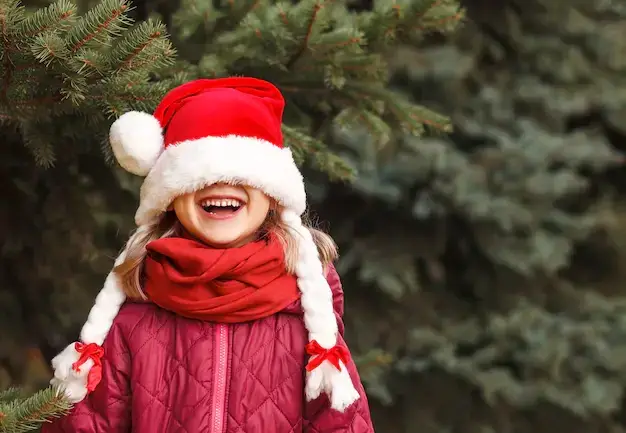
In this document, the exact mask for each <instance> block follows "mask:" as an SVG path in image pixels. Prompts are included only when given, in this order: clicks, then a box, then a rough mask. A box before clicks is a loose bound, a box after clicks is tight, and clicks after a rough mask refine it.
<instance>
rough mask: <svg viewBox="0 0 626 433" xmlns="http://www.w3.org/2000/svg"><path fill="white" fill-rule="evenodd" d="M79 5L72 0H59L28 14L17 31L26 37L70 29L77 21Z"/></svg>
mask: <svg viewBox="0 0 626 433" xmlns="http://www.w3.org/2000/svg"><path fill="white" fill-rule="evenodd" d="M76 11H77V7H76V5H75V4H74V3H72V2H71V1H70V0H58V1H57V2H55V3H52V4H51V5H49V6H48V7H46V8H43V9H39V10H36V11H35V12H34V13H32V14H31V15H28V16H26V17H25V18H24V19H23V20H22V21H21V22H20V23H19V24H18V26H17V29H16V31H17V33H18V35H20V36H21V37H24V38H26V39H28V38H32V37H33V36H35V35H38V34H40V33H44V32H56V31H65V30H68V29H69V28H70V27H71V26H72V25H73V23H74V22H75V21H76V19H77V17H76Z"/></svg>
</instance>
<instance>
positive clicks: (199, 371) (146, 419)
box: [42, 269, 374, 433]
mask: <svg viewBox="0 0 626 433" xmlns="http://www.w3.org/2000/svg"><path fill="white" fill-rule="evenodd" d="M328 280H329V283H330V284H331V287H332V289H333V295H334V304H335V312H336V315H337V320H338V321H339V325H340V326H339V327H340V330H341V333H342V334H343V325H342V322H341V316H342V315H343V292H342V289H341V283H340V281H339V277H338V276H337V273H336V271H335V270H334V269H331V270H330V272H329V276H328ZM306 343H307V334H306V330H305V328H304V323H303V321H302V309H301V307H300V305H299V302H296V303H294V304H293V305H291V306H289V307H288V308H287V309H286V310H285V311H283V312H281V313H279V314H276V315H274V316H271V317H268V318H266V319H262V320H257V321H255V322H250V323H245V324H236V325H225V324H214V323H207V322H201V321H197V320H190V319H185V318H182V317H179V316H176V315H175V314H173V313H170V312H168V311H165V310H162V309H160V308H158V307H156V306H154V305H153V304H149V303H128V304H126V305H124V306H123V307H122V309H121V311H120V313H119V314H118V316H117V318H116V319H115V322H114V324H113V327H112V328H111V331H110V332H109V335H108V337H107V339H106V341H105V342H104V349H105V359H104V361H103V379H102V382H101V383H100V385H99V386H98V388H96V390H95V391H94V392H93V393H91V394H89V395H88V396H87V398H86V399H85V400H83V401H82V402H80V403H79V404H78V405H76V407H74V409H73V410H72V412H71V413H70V414H69V415H68V416H66V417H64V418H61V419H58V420H55V421H54V422H52V423H49V424H46V425H44V427H43V429H42V433H96V432H98V433H105V432H106V433H122V432H124V433H128V432H141V433H153V432H168V433H200V432H206V433H269V432H272V433H331V432H332V433H339V432H341V433H344V432H345V433H371V432H373V431H374V429H373V426H372V422H371V419H370V414H369V408H368V403H367V397H366V396H365V392H364V390H363V386H362V385H361V383H360V379H359V375H358V373H357V370H356V367H355V365H354V363H353V362H352V361H351V362H350V363H349V365H348V369H349V371H350V375H351V377H352V379H353V382H354V384H355V386H356V389H357V390H358V391H359V393H360V394H361V398H360V399H359V400H358V401H357V402H356V403H355V404H353V405H352V406H350V407H349V408H348V409H347V410H346V412H344V413H339V412H337V411H334V410H332V409H330V407H329V402H328V398H327V397H326V396H324V395H322V396H321V397H320V398H318V399H317V400H315V401H312V402H306V401H305V398H304V372H305V370H304V366H305V363H306V359H307V357H306V353H305V351H304V346H305V344H306ZM341 343H342V344H345V342H344V341H343V338H341Z"/></svg>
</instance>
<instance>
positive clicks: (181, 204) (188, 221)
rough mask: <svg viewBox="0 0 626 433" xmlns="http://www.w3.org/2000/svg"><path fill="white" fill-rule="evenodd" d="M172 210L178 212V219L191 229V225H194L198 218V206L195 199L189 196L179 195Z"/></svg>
mask: <svg viewBox="0 0 626 433" xmlns="http://www.w3.org/2000/svg"><path fill="white" fill-rule="evenodd" d="M171 208H172V210H174V213H176V218H178V221H180V223H181V224H182V225H183V226H184V227H185V228H186V229H187V230H189V229H190V226H193V225H194V222H195V221H196V219H197V215H196V214H195V212H196V206H195V203H194V202H193V199H189V198H188V197H185V196H183V197H178V198H177V199H176V200H174V202H173V203H172V205H171Z"/></svg>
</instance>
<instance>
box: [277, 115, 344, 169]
mask: <svg viewBox="0 0 626 433" xmlns="http://www.w3.org/2000/svg"><path fill="white" fill-rule="evenodd" d="M282 130H283V135H284V137H285V144H286V146H288V147H289V148H290V149H291V151H292V153H293V156H294V159H295V160H296V163H297V164H299V165H302V164H304V163H305V162H307V161H310V162H312V164H313V166H314V167H315V168H317V169H319V170H320V171H322V172H324V173H326V174H328V175H329V176H330V178H331V180H344V181H346V180H348V181H349V180H351V179H353V178H354V175H355V171H354V168H352V167H350V166H349V165H348V164H347V163H346V161H344V160H343V159H342V158H341V157H340V156H338V155H336V154H335V153H333V152H331V151H330V150H329V149H328V147H327V146H326V145H325V144H324V143H322V142H321V141H319V140H316V139H315V138H313V137H311V136H309V135H307V134H304V133H301V132H299V131H297V130H296V129H295V128H292V127H289V126H287V125H283V127H282Z"/></svg>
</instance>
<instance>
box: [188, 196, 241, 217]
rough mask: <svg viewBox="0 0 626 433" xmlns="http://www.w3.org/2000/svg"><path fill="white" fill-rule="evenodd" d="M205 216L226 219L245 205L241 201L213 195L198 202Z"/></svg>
mask: <svg viewBox="0 0 626 433" xmlns="http://www.w3.org/2000/svg"><path fill="white" fill-rule="evenodd" d="M199 205H200V207H201V208H202V209H203V210H204V212H205V213H206V214H207V216H209V217H211V218H214V219H227V218H231V217H233V216H235V215H236V214H237V213H238V212H239V211H240V210H241V209H243V207H244V206H245V205H246V204H245V203H244V202H243V201H241V200H239V199H236V198H230V197H214V198H207V199H204V200H202V201H201V202H200V203H199Z"/></svg>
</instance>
